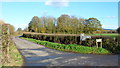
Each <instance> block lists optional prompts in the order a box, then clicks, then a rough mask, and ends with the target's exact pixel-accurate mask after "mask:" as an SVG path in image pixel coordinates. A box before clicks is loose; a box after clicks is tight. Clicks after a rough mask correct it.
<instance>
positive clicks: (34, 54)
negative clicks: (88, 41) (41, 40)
mask: <svg viewBox="0 0 120 68" xmlns="http://www.w3.org/2000/svg"><path fill="white" fill-rule="evenodd" d="M13 41H14V43H15V44H16V46H17V48H18V49H19V51H20V52H21V54H22V55H23V57H24V60H25V64H24V66H118V57H119V55H92V54H75V53H69V52H62V51H57V50H53V49H49V48H46V47H44V46H42V45H38V44H36V43H33V42H29V41H27V40H23V39H20V38H19V37H14V38H13Z"/></svg>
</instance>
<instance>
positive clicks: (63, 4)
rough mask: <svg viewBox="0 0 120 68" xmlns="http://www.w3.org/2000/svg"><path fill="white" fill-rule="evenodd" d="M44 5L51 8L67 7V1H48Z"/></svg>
mask: <svg viewBox="0 0 120 68" xmlns="http://www.w3.org/2000/svg"><path fill="white" fill-rule="evenodd" d="M45 5H48V6H53V7H67V6H68V0H48V1H46V2H45Z"/></svg>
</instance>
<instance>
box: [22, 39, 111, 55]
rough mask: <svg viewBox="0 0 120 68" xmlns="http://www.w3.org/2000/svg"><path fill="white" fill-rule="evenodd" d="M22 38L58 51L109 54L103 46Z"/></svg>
mask: <svg viewBox="0 0 120 68" xmlns="http://www.w3.org/2000/svg"><path fill="white" fill-rule="evenodd" d="M21 38H22V39H25V40H28V41H31V42H34V43H37V44H40V45H44V46H46V47H48V48H51V49H56V50H60V51H67V52H76V53H87V54H91V53H92V54H110V53H111V52H110V51H108V50H106V49H104V48H96V47H87V46H82V45H76V44H69V45H65V44H59V43H53V42H48V41H41V40H36V39H31V38H23V37H21Z"/></svg>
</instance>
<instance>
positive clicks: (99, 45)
mask: <svg viewBox="0 0 120 68" xmlns="http://www.w3.org/2000/svg"><path fill="white" fill-rule="evenodd" d="M98 43H100V44H98ZM96 46H97V48H98V47H101V48H102V39H96Z"/></svg>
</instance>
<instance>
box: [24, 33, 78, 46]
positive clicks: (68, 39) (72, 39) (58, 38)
mask: <svg viewBox="0 0 120 68" xmlns="http://www.w3.org/2000/svg"><path fill="white" fill-rule="evenodd" d="M23 37H25V38H33V39H37V40H44V41H49V42H56V43H62V44H79V43H80V36H78V35H60V34H35V33H24V34H23Z"/></svg>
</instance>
